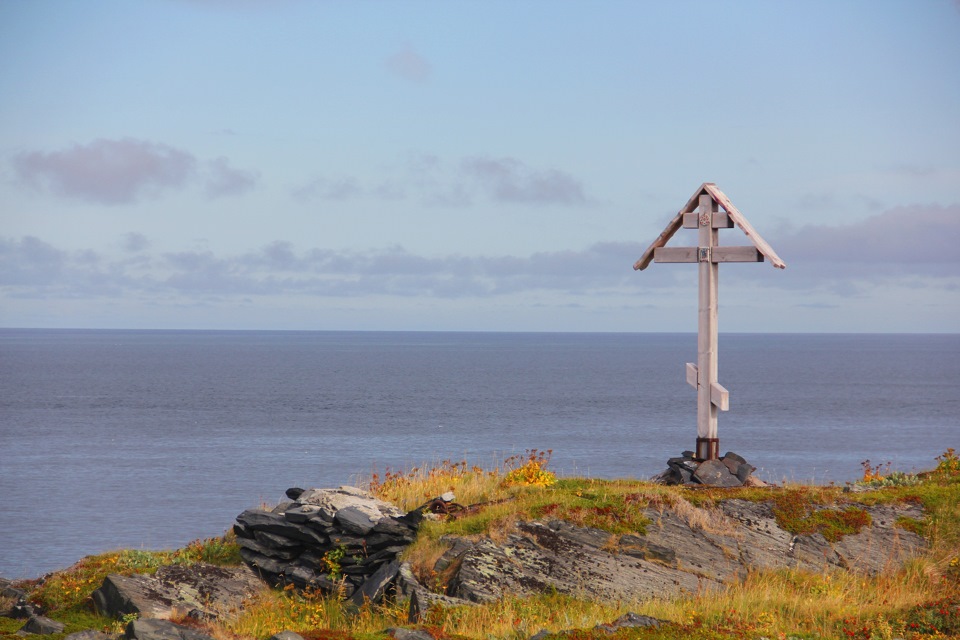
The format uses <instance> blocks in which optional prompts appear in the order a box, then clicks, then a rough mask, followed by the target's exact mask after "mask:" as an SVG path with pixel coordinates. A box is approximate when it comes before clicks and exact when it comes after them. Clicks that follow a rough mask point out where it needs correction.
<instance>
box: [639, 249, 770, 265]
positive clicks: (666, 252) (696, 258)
mask: <svg viewBox="0 0 960 640" xmlns="http://www.w3.org/2000/svg"><path fill="white" fill-rule="evenodd" d="M705 248H708V249H709V251H708V252H707V255H705V256H704V259H702V260H701V257H700V256H701V253H702V250H701V249H700V248H699V247H657V249H655V250H654V252H653V261H654V262H716V263H720V262H763V254H762V253H760V250H759V249H757V248H756V247H705Z"/></svg>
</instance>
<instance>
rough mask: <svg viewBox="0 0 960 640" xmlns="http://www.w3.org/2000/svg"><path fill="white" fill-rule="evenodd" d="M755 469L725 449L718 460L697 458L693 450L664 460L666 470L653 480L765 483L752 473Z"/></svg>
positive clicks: (714, 484)
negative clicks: (665, 461)
mask: <svg viewBox="0 0 960 640" xmlns="http://www.w3.org/2000/svg"><path fill="white" fill-rule="evenodd" d="M756 470H757V468H756V467H754V466H753V465H752V464H750V463H748V462H747V461H746V460H744V459H743V458H742V457H741V456H739V455H737V454H736V453H734V452H732V451H727V452H726V453H725V454H723V456H722V457H721V458H719V459H717V460H697V459H696V458H694V453H693V451H684V452H683V453H681V454H680V457H678V458H670V459H669V460H667V469H666V470H665V471H664V472H663V473H661V474H659V475H657V476H655V477H654V478H653V481H654V482H656V483H658V484H668V485H677V484H682V485H692V486H695V485H706V486H709V487H744V486H766V483H765V482H763V481H762V480H759V479H758V478H756V477H754V476H753V472H754V471H756Z"/></svg>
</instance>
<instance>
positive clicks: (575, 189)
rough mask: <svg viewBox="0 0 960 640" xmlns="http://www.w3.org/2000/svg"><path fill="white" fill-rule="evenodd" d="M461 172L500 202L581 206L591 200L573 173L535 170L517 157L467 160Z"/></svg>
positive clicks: (462, 164) (464, 161)
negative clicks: (588, 199)
mask: <svg viewBox="0 0 960 640" xmlns="http://www.w3.org/2000/svg"><path fill="white" fill-rule="evenodd" d="M461 169H462V170H463V172H464V173H465V174H466V175H468V176H470V177H471V178H473V179H474V180H475V181H476V183H477V184H478V185H479V186H480V187H481V189H482V190H483V191H484V192H486V194H487V195H488V196H489V197H491V198H492V199H493V200H496V201H498V202H511V203H524V204H564V205H581V204H585V203H586V201H587V198H586V196H585V195H584V193H583V186H582V185H581V184H580V182H579V181H578V180H577V179H575V178H574V177H573V176H571V175H570V174H568V173H565V172H563V171H558V170H556V169H547V170H536V169H532V168H531V167H528V166H527V165H525V164H524V163H522V162H520V161H519V160H516V159H514V158H496V159H494V158H484V157H474V158H467V159H465V160H463V162H462V163H461Z"/></svg>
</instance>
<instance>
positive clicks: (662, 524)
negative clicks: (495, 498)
mask: <svg viewBox="0 0 960 640" xmlns="http://www.w3.org/2000/svg"><path fill="white" fill-rule="evenodd" d="M864 509H865V510H866V511H867V512H868V513H869V514H870V516H871V519H872V524H871V525H870V526H868V527H865V528H864V529H863V530H861V532H860V533H857V534H855V535H848V536H845V537H843V538H842V539H841V540H840V541H838V542H834V543H831V542H828V541H827V540H826V538H824V537H823V536H822V535H820V534H814V535H809V536H798V535H793V534H791V533H789V532H787V531H784V530H783V529H781V528H780V527H779V526H778V525H777V523H776V520H775V519H774V517H773V513H772V507H771V505H770V504H769V503H762V502H759V503H757V502H749V501H746V500H728V501H724V502H722V503H721V504H720V506H719V507H717V508H716V509H715V510H713V511H711V512H710V513H704V512H703V511H704V510H699V509H697V508H696V507H693V506H692V505H689V504H687V505H686V507H684V508H683V509H674V508H670V507H664V508H660V509H652V508H651V509H647V510H646V512H645V515H646V516H647V518H649V520H650V522H651V524H650V525H649V526H648V527H647V530H646V532H645V533H643V534H639V533H638V534H628V535H620V536H618V535H613V534H610V533H607V532H605V531H601V530H599V529H591V528H586V527H578V526H575V525H572V524H570V523H568V522H564V521H560V520H539V521H533V522H521V523H517V526H516V529H515V531H514V532H513V533H511V534H509V535H508V536H507V537H506V539H505V540H504V541H502V542H495V541H494V540H491V539H490V538H479V539H466V538H447V542H448V543H449V544H450V549H449V550H448V551H447V553H446V554H444V556H442V557H441V558H440V560H439V561H438V562H437V566H436V567H435V568H434V569H435V571H438V572H439V571H442V570H443V569H445V568H446V567H449V566H451V565H457V566H458V568H457V569H456V571H455V572H454V573H453V577H452V579H451V580H450V582H449V584H448V588H447V595H449V596H454V597H456V598H462V599H465V600H469V601H472V602H490V601H494V600H497V599H499V598H501V597H502V596H504V595H505V594H511V595H524V594H534V593H539V592H543V591H545V590H556V591H558V592H560V593H566V594H570V595H575V596H581V597H583V596H585V597H589V598H599V599H612V600H629V599H646V598H650V597H653V596H657V597H664V596H666V597H669V596H674V595H681V594H683V593H699V592H702V591H705V590H711V589H716V588H719V587H721V586H722V585H723V584H725V583H729V582H730V581H734V580H738V579H741V578H742V577H744V576H745V575H746V573H747V571H749V570H751V569H778V568H790V567H798V568H801V569H805V570H809V571H822V570H825V569H830V568H843V569H847V570H851V571H857V572H862V573H867V574H875V573H878V572H880V571H881V570H883V569H884V568H887V567H889V566H894V565H897V564H899V563H902V562H903V561H904V560H905V559H907V558H908V557H910V556H913V555H916V554H917V553H918V552H919V551H920V550H921V549H922V548H923V547H924V542H923V540H922V538H920V537H919V536H917V535H915V534H913V533H911V532H908V531H905V530H902V529H899V528H897V527H896V526H895V522H896V519H897V517H899V516H907V517H912V518H919V517H921V516H922V513H921V512H920V509H919V508H917V507H916V506H913V505H885V506H874V507H864Z"/></svg>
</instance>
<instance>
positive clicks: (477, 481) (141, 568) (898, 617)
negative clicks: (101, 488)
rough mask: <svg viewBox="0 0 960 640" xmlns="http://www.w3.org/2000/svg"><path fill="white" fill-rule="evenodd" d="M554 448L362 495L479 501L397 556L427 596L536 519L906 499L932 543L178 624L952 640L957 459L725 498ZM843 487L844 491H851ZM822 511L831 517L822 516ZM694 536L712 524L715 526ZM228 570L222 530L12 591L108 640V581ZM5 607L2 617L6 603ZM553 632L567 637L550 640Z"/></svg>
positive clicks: (341, 639)
mask: <svg viewBox="0 0 960 640" xmlns="http://www.w3.org/2000/svg"><path fill="white" fill-rule="evenodd" d="M549 458H550V452H544V451H530V452H528V453H527V454H526V455H524V456H516V457H513V458H510V459H508V460H506V461H505V462H504V463H502V464H497V465H494V467H493V468H482V467H478V466H471V465H468V464H467V462H465V461H460V462H454V461H443V462H440V463H437V464H433V465H428V466H424V467H420V468H415V469H410V470H405V471H402V472H396V471H388V472H386V473H384V474H383V475H382V476H381V475H379V474H373V475H372V476H371V477H370V478H369V479H368V481H367V485H368V488H369V489H370V490H371V491H373V492H374V493H375V494H376V495H377V496H378V497H379V498H381V499H384V500H388V501H390V502H393V503H394V504H396V505H398V506H399V507H401V508H403V509H413V508H415V507H417V506H419V505H422V504H423V503H424V502H425V501H427V500H429V499H431V498H433V497H436V496H438V495H441V494H443V493H445V492H448V491H453V492H454V493H455V494H456V496H457V502H458V503H460V504H463V505H476V507H474V508H472V509H467V510H466V512H464V513H461V514H459V517H457V518H454V519H441V520H435V521H431V520H427V521H424V523H423V524H422V526H421V528H420V530H419V534H418V537H417V540H416V541H415V542H414V543H413V544H412V545H411V546H410V547H409V548H408V549H407V550H406V552H405V554H404V558H403V559H404V560H405V561H407V562H409V563H410V565H411V567H412V568H413V570H414V573H415V575H416V576H417V577H418V578H419V579H420V581H421V582H422V583H423V584H424V585H425V586H427V587H428V588H432V589H436V590H439V589H440V588H442V585H443V584H444V581H445V576H444V575H441V574H437V573H436V572H435V571H434V566H435V563H436V560H437V559H438V558H439V557H440V555H442V553H443V552H444V550H445V549H446V548H447V545H446V544H445V543H444V542H443V540H442V538H443V536H445V535H448V534H453V535H458V536H490V537H492V538H494V539H498V538H503V537H505V536H506V535H508V534H509V533H510V532H511V530H512V528H513V527H514V526H515V523H516V522H518V521H522V520H531V519H536V518H542V517H549V518H551V519H564V520H568V521H570V522H573V523H575V524H578V525H582V526H589V527H595V528H598V529H603V530H606V531H609V532H611V533H613V534H618V535H619V534H626V533H642V532H643V531H644V528H645V527H647V526H649V525H650V523H649V522H647V521H646V520H645V519H644V517H643V516H642V515H641V513H642V511H643V510H644V509H646V508H648V507H650V506H653V507H656V506H657V505H670V506H671V507H672V508H674V509H675V510H679V511H681V512H682V511H683V510H684V509H687V510H688V511H689V513H690V514H691V517H699V518H705V519H706V520H709V519H710V517H711V516H710V514H711V513H712V512H713V511H712V510H711V507H712V506H714V505H716V504H717V503H718V502H719V501H721V500H725V499H730V498H740V499H745V500H754V501H772V504H773V505H774V509H773V511H774V514H775V517H776V519H777V522H778V524H779V525H780V526H781V528H783V529H786V530H787V531H790V532H793V533H796V534H799V535H804V534H811V533H820V534H822V535H823V536H824V537H825V538H827V539H828V540H838V539H840V538H842V537H843V536H845V535H851V534H854V533H856V532H857V531H858V530H860V528H862V527H864V526H868V525H869V524H870V523H869V515H868V514H867V513H866V512H865V511H864V509H863V507H864V506H869V505H876V504H889V503H896V502H907V503H914V504H919V505H921V506H922V507H923V508H924V514H925V515H924V517H923V518H922V519H919V520H914V519H903V520H902V521H899V522H898V526H900V527H901V528H903V529H905V530H908V531H912V532H914V533H918V534H920V535H922V536H923V537H924V538H926V540H927V541H928V544H929V546H928V547H927V548H926V550H925V551H924V553H923V554H922V555H921V556H919V557H916V558H913V559H911V560H909V561H908V562H906V563H905V564H903V565H901V566H890V567H889V568H888V569H887V570H886V571H884V572H881V573H880V574H878V575H871V576H865V575H861V574H856V573H852V572H848V571H844V570H839V569H836V570H830V571H823V572H819V573H811V572H804V571H799V570H777V571H753V572H750V573H749V574H748V575H747V576H746V577H745V579H743V580H739V581H736V582H732V583H730V584H729V585H728V586H727V588H725V589H722V590H716V591H710V592H704V593H698V594H688V595H685V596H681V597H672V598H663V599H650V600H643V601H636V602H620V601H617V602H611V601H593V600H586V599H578V598H575V597H571V596H569V595H562V594H559V593H555V592H550V593H542V594H540V595H537V596H533V597H523V598H521V597H505V598H502V599H500V600H498V601H496V602H493V603H489V604H483V605H471V606H456V607H447V608H442V607H434V608H431V609H429V610H428V611H427V612H426V617H425V619H424V621H423V622H422V623H420V624H419V625H411V624H410V623H408V622H407V603H405V602H403V601H391V602H389V603H387V604H381V605H370V604H367V605H364V606H362V607H359V608H358V607H355V606H350V605H349V604H348V603H346V602H345V601H344V600H343V599H342V598H339V597H337V596H336V595H332V596H331V595H323V594H320V593H313V592H309V591H307V592H302V591H297V590H294V589H292V588H287V589H274V590H268V591H266V592H265V593H264V594H263V595H261V596H259V597H258V598H256V599H255V600H253V601H251V602H248V603H247V604H246V605H245V606H244V607H243V608H242V610H240V611H237V612H236V614H235V615H233V616H231V617H229V618H228V619H223V620H220V621H217V622H204V623H201V622H197V621H195V620H187V619H183V620H175V622H181V623H183V624H189V625H191V626H195V627H200V628H201V629H202V630H203V631H204V632H205V633H208V634H210V635H212V636H213V637H214V638H216V639H218V640H235V639H251V640H253V639H256V640H261V639H265V638H268V637H270V636H271V635H273V634H275V633H277V632H279V631H282V630H292V631H295V632H297V633H300V634H301V635H302V636H304V637H305V638H307V639H308V640H322V639H327V638H330V639H337V640H348V639H350V638H358V639H366V638H369V639H373V638H384V637H386V635H385V631H384V630H385V629H387V628H391V627H393V628H396V627H408V628H409V627H413V626H416V627H417V628H419V629H421V630H424V631H426V632H428V633H429V634H430V635H431V636H433V637H434V638H437V639H438V640H439V639H443V638H518V639H521V638H523V639H525V638H529V637H531V636H532V635H534V634H536V633H538V632H540V631H542V630H546V631H547V632H549V633H550V634H556V637H566V638H576V639H578V640H580V639H589V638H594V637H596V638H609V637H614V638H651V639H657V638H684V639H693V640H696V639H724V638H783V639H786V638H798V639H799V638H854V639H862V640H874V639H892V638H905V639H914V640H918V639H927V638H948V637H960V458H958V456H957V454H956V452H955V451H954V450H953V449H948V450H947V451H945V452H944V453H943V454H942V455H940V456H938V457H937V458H936V468H934V469H933V470H931V471H928V472H924V473H921V474H916V475H911V474H904V473H901V472H892V473H891V472H889V466H887V467H886V468H883V467H882V466H874V465H871V464H870V463H869V461H865V462H864V463H863V466H864V473H863V477H862V479H861V480H859V481H858V482H857V483H854V485H853V486H852V487H851V486H848V487H839V486H833V485H830V486H809V485H799V484H798V485H792V484H790V485H784V486H779V487H763V488H760V487H751V488H736V489H714V488H701V489H698V490H691V489H687V488H683V487H666V486H661V485H655V484H651V483H649V482H643V481H638V480H598V479H589V478H557V477H556V476H555V475H554V474H552V473H551V472H550V471H548V470H547V466H548V463H549ZM850 489H855V491H851V490H850ZM818 505H830V506H832V507H834V508H833V509H830V510H829V511H826V512H825V511H824V510H817V509H815V507H816V506H818ZM701 526H703V527H723V526H724V523H723V522H722V521H721V520H719V519H718V520H717V521H716V522H709V521H705V522H703V523H701ZM197 561H204V562H210V563H214V564H237V563H239V562H240V557H239V553H238V547H237V545H236V543H235V542H234V541H233V539H232V534H227V535H225V536H223V537H221V538H213V539H208V540H200V541H196V542H193V543H191V544H190V545H188V546H187V547H185V548H183V549H179V550H176V551H159V552H152V551H129V550H126V551H116V552H112V553H106V554H101V555H97V556H89V557H86V558H84V559H82V560H81V561H79V562H78V563H76V564H75V565H73V566H72V567H70V568H68V569H65V570H63V571H58V572H56V573H53V574H50V575H48V576H45V577H44V578H42V579H40V580H34V581H23V582H21V583H19V584H18V585H17V586H19V587H20V588H22V589H25V590H26V591H28V593H29V594H30V595H29V598H30V600H31V601H32V602H34V603H36V604H38V605H40V606H41V607H43V609H44V610H45V611H46V615H48V616H49V617H51V618H53V619H55V620H59V621H61V622H64V623H65V624H66V628H65V630H64V633H62V634H56V635H54V636H51V640H60V639H61V638H63V637H64V636H65V635H67V634H70V633H73V632H76V631H80V630H85V629H96V630H101V631H106V632H108V633H118V632H120V631H122V629H123V623H124V622H125V621H117V620H112V619H107V618H103V617H99V616H97V615H95V614H94V613H93V612H92V609H91V607H90V594H91V592H92V591H93V590H94V589H96V588H97V587H98V586H99V585H100V584H101V583H102V581H103V579H104V577H105V576H106V575H108V574H112V573H119V574H132V573H150V572H153V571H156V569H157V568H158V567H159V566H161V565H165V564H173V563H183V564H188V563H193V562H197ZM7 600H8V601H6V602H0V609H6V608H8V607H9V606H10V605H11V604H12V603H11V602H10V601H9V599H7ZM627 612H634V613H638V614H642V615H646V616H651V617H654V618H658V619H660V620H664V621H667V622H668V624H664V625H662V626H660V627H659V628H642V629H641V628H637V629H621V630H618V631H616V632H615V633H613V634H612V635H611V634H609V633H608V632H606V631H600V630H597V629H595V627H596V626H597V625H600V624H603V623H609V622H611V621H613V620H615V619H617V618H618V617H619V616H621V615H623V614H624V613H627ZM21 625H22V620H14V619H10V618H0V636H2V637H11V638H12V637H14V632H15V631H16V630H17V629H19V628H20V626H21ZM561 634H562V635H561Z"/></svg>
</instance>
